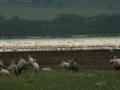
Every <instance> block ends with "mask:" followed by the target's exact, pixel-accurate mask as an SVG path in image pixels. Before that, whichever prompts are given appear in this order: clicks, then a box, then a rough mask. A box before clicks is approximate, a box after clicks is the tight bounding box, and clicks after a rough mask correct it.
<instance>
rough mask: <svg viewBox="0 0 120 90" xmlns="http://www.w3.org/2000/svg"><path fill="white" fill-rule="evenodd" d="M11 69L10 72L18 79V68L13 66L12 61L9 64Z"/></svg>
mask: <svg viewBox="0 0 120 90" xmlns="http://www.w3.org/2000/svg"><path fill="white" fill-rule="evenodd" d="M9 68H11V69H12V71H13V72H14V73H15V74H16V76H17V77H18V68H17V66H16V65H15V64H14V61H11V62H10V67H9Z"/></svg>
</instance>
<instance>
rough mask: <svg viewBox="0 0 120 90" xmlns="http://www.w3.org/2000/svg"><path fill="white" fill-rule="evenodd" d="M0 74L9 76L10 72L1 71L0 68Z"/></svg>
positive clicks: (0, 68)
mask: <svg viewBox="0 0 120 90" xmlns="http://www.w3.org/2000/svg"><path fill="white" fill-rule="evenodd" d="M0 74H2V75H10V72H9V71H8V70H6V69H3V68H2V67H0Z"/></svg>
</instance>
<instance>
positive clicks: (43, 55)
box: [0, 50, 120, 69]
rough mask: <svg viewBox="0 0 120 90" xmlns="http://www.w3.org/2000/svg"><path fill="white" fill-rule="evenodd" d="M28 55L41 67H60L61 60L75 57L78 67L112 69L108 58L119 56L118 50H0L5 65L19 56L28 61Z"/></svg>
mask: <svg viewBox="0 0 120 90" xmlns="http://www.w3.org/2000/svg"><path fill="white" fill-rule="evenodd" d="M28 55H31V56H32V57H33V58H35V59H36V61H37V63H38V64H39V65H40V68H41V67H46V66H49V67H51V68H61V67H60V63H61V61H63V60H64V61H67V60H71V59H73V58H74V57H76V58H77V60H78V64H79V69H114V68H113V66H111V65H110V63H109V61H110V59H113V57H114V55H115V56H117V57H118V58H119V56H120V50H114V51H113V52H110V51H109V50H78V51H31V52H0V60H1V61H2V62H3V63H4V65H5V66H6V67H8V66H9V62H10V61H12V60H14V61H15V63H16V64H17V63H18V60H19V57H22V58H24V59H25V60H26V61H28Z"/></svg>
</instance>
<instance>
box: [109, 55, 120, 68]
mask: <svg viewBox="0 0 120 90" xmlns="http://www.w3.org/2000/svg"><path fill="white" fill-rule="evenodd" d="M110 63H111V64H113V65H114V66H115V69H116V70H120V59H119V58H116V56H114V59H112V60H110Z"/></svg>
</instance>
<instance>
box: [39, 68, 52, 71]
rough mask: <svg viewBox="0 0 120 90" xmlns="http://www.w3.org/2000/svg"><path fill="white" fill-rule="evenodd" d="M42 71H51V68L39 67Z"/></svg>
mask: <svg viewBox="0 0 120 90" xmlns="http://www.w3.org/2000/svg"><path fill="white" fill-rule="evenodd" d="M41 70H42V71H52V69H51V68H50V67H46V68H41Z"/></svg>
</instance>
